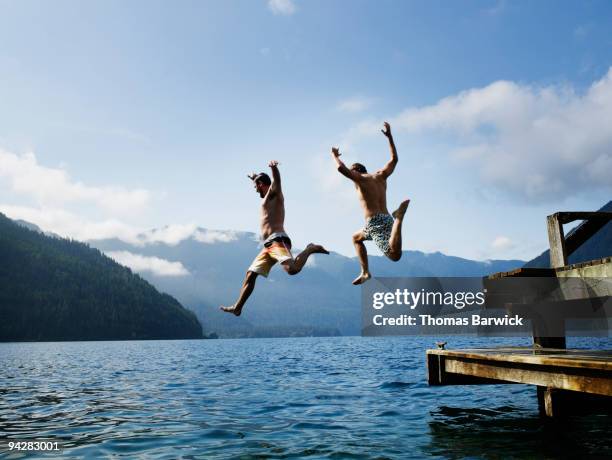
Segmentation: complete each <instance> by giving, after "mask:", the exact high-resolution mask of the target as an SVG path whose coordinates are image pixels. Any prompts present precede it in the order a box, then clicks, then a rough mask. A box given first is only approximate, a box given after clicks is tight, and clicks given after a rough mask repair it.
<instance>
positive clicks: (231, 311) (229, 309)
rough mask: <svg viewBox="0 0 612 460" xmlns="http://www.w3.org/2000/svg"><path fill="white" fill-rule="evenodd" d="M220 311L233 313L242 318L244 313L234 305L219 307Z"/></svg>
mask: <svg viewBox="0 0 612 460" xmlns="http://www.w3.org/2000/svg"><path fill="white" fill-rule="evenodd" d="M219 309H221V310H223V311H225V312H227V313H233V314H234V315H236V316H240V313H242V308H236V305H232V306H231V307H223V306H221V307H219Z"/></svg>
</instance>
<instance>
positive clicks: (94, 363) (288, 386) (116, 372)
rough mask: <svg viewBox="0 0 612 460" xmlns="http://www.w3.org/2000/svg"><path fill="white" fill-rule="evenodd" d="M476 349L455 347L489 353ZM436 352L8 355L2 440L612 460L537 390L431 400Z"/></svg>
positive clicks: (99, 447)
mask: <svg viewBox="0 0 612 460" xmlns="http://www.w3.org/2000/svg"><path fill="white" fill-rule="evenodd" d="M470 340H472V342H470V341H469V340H468V339H460V338H457V339H454V340H453V342H454V343H453V345H454V346H455V347H461V346H478V345H487V346H490V345H491V339H487V340H486V343H478V340H477V339H470ZM433 342H434V341H433V340H432V339H430V338H414V337H401V338H385V339H381V338H360V337H348V338H320V339H319V338H312V339H311V338H309V339H269V340H268V339H257V340H206V341H148V342H74V343H23V344H16V343H12V344H0V356H2V360H0V383H1V385H2V387H1V388H0V433H2V435H1V436H2V437H3V438H10V439H19V440H24V439H43V438H44V439H54V440H57V441H62V442H63V443H64V446H65V452H64V457H65V458H86V457H91V458H99V457H113V458H135V457H146V458H156V459H176V458H182V459H204V458H205V459H209V458H213V459H214V458H224V459H225V458H240V459H247V458H266V459H267V458H304V457H311V458H356V459H373V458H377V459H385V458H388V459H404V458H422V457H425V456H433V457H438V458H440V457H441V458H462V457H475V458H479V457H486V456H490V455H491V452H495V456H496V457H499V458H503V457H509V456H513V457H527V458H532V457H534V456H536V457H555V456H559V455H560V454H562V456H569V457H571V456H575V457H580V456H585V455H586V456H588V455H599V456H605V455H610V454H612V447H611V446H610V445H609V444H610V443H609V435H608V436H606V433H609V432H611V429H612V422H611V421H610V419H611V418H610V417H609V416H598V417H586V418H572V419H571V421H570V422H569V423H565V424H554V425H553V424H550V423H549V422H548V421H545V420H542V419H541V418H540V417H539V416H538V413H537V401H536V396H535V390H534V389H533V388H530V387H528V386H524V385H511V386H501V385H500V386H487V385H475V386H451V387H429V386H428V385H427V382H426V371H425V359H424V358H425V357H424V350H425V349H426V348H428V347H431V346H432V345H433ZM515 342H517V341H516V340H514V342H512V341H511V340H506V341H505V342H504V343H507V344H510V343H514V344H521V343H520V342H518V343H515ZM485 440H486V441H485ZM0 449H5V446H2V447H0ZM5 457H6V458H8V457H9V454H8V452H6V450H4V451H2V450H0V458H5ZM28 458H31V456H29V457H28Z"/></svg>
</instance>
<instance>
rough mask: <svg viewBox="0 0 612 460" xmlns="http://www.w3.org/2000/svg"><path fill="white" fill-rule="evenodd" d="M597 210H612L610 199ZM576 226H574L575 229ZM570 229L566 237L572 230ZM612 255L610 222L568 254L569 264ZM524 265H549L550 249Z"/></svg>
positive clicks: (539, 266) (536, 266)
mask: <svg viewBox="0 0 612 460" xmlns="http://www.w3.org/2000/svg"><path fill="white" fill-rule="evenodd" d="M599 211H608V212H611V211H612V201H609V202H608V203H607V204H606V205H605V206H603V207H602V208H601V209H599ZM575 228H576V227H574V229H575ZM574 229H572V230H570V231H569V232H568V233H567V235H566V237H567V236H569V235H570V234H571V232H572V231H573V230H574ZM609 256H612V222H608V223H607V224H606V225H604V226H603V227H602V228H601V229H599V231H598V232H597V233H595V235H593V236H592V237H591V238H589V239H588V240H587V241H586V242H585V243H584V244H583V245H582V246H580V247H579V248H578V249H576V251H574V253H573V254H571V255H570V256H569V263H570V264H577V263H580V262H586V261H588V260H594V259H601V258H603V257H609ZM525 267H533V268H548V267H550V251H549V250H546V251H544V252H543V253H542V254H540V255H539V256H538V257H536V258H535V259H533V260H530V261H529V262H527V263H526V264H525Z"/></svg>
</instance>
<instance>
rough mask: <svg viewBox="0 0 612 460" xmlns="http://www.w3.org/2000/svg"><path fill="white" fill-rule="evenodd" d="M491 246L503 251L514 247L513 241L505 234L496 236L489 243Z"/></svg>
mask: <svg viewBox="0 0 612 460" xmlns="http://www.w3.org/2000/svg"><path fill="white" fill-rule="evenodd" d="M491 247H492V248H493V249H496V250H498V251H505V250H508V249H511V248H513V247H514V243H513V242H512V240H511V239H510V238H508V237H507V236H498V237H496V238H495V239H494V240H493V242H492V243H491Z"/></svg>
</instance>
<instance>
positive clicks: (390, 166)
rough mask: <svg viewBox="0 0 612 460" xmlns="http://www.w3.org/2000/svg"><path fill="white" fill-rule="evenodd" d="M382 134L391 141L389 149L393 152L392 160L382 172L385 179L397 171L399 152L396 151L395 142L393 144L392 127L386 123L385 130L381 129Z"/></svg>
mask: <svg viewBox="0 0 612 460" xmlns="http://www.w3.org/2000/svg"><path fill="white" fill-rule="evenodd" d="M381 131H382V133H383V134H384V135H385V136H386V137H387V139H389V149H390V150H391V159H390V160H389V161H388V162H387V164H386V165H385V167H384V168H383V169H381V170H380V171H381V172H382V173H383V175H384V176H385V177H389V176H390V175H391V174H393V171H394V170H395V165H397V160H398V158H397V150H396V149H395V142H393V135H392V134H391V125H390V124H389V123H387V122H386V121H385V124H384V129H381Z"/></svg>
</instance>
